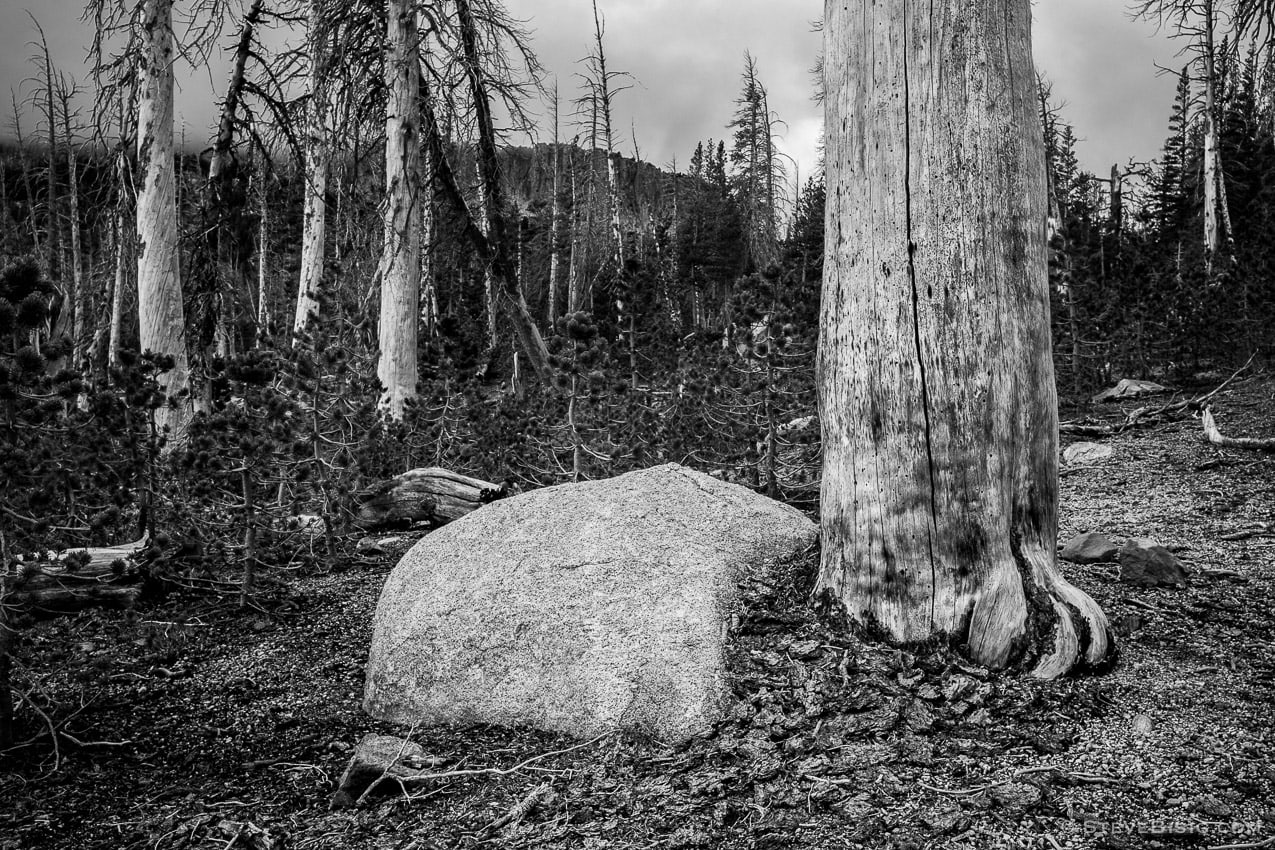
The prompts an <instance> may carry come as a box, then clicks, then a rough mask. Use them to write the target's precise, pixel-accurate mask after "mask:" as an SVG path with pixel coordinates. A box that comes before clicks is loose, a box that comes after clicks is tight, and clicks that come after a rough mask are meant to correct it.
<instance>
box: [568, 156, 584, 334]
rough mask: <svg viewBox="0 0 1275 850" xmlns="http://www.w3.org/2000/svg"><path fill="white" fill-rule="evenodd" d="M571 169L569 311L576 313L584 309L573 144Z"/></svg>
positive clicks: (578, 201)
mask: <svg viewBox="0 0 1275 850" xmlns="http://www.w3.org/2000/svg"><path fill="white" fill-rule="evenodd" d="M570 157H571V158H570V160H569V161H568V168H569V170H570V172H571V173H570V182H571V220H570V222H569V223H568V226H569V227H570V228H571V236H570V246H571V247H570V251H569V253H568V254H567V312H568V313H575V312H577V311H578V310H580V309H582V307H581V301H582V300H583V299H582V298H581V291H580V289H581V287H580V186H579V181H578V180H577V178H576V146H575V143H574V142H573V143H572V145H571V154H570Z"/></svg>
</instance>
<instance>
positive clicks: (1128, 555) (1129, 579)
mask: <svg viewBox="0 0 1275 850" xmlns="http://www.w3.org/2000/svg"><path fill="white" fill-rule="evenodd" d="M1188 576H1189V574H1188V573H1187V571H1186V567H1184V566H1182V562H1181V561H1179V560H1178V557H1177V556H1176V555H1174V554H1173V553H1172V552H1170V551H1169V550H1168V549H1166V548H1164V547H1163V546H1161V545H1160V544H1159V543H1158V542H1156V541H1155V540H1153V539H1151V538H1149V537H1135V538H1133V539H1131V540H1128V541H1126V542H1125V544H1124V546H1122V547H1120V580H1121V581H1122V582H1125V583H1126V584H1132V585H1136V586H1138V587H1185V586H1186V583H1187V578H1188Z"/></svg>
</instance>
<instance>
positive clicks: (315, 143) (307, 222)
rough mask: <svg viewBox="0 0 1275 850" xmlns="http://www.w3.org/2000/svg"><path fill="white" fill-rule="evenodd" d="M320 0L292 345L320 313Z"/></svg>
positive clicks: (324, 176)
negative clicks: (299, 267)
mask: <svg viewBox="0 0 1275 850" xmlns="http://www.w3.org/2000/svg"><path fill="white" fill-rule="evenodd" d="M321 3H322V0H310V8H309V13H308V18H307V31H306V40H307V42H308V47H309V52H310V104H309V107H308V108H307V111H306V136H305V212H304V219H303V223H302V231H301V276H300V278H299V280H298V282H297V311H296V316H295V317H294V319H293V322H292V344H293V345H296V343H297V340H298V338H300V337H302V336H304V335H305V333H306V331H307V329H308V326H309V324H310V320H311V318H312V317H314V316H317V315H318V314H319V292H320V291H321V289H322V286H323V261H324V256H323V249H324V236H325V231H326V229H327V193H328V111H329V108H330V104H329V102H328V85H327V80H326V71H327V67H326V65H327V59H326V57H327V52H326V51H327V28H326V27H325V26H324V24H323V9H322V5H321Z"/></svg>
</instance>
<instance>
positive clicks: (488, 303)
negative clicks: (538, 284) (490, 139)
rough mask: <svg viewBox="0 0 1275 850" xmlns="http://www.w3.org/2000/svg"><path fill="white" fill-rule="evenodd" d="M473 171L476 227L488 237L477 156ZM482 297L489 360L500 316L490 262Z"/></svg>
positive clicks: (485, 273) (485, 201)
mask: <svg viewBox="0 0 1275 850" xmlns="http://www.w3.org/2000/svg"><path fill="white" fill-rule="evenodd" d="M474 173H475V179H476V180H477V181H478V229H479V230H481V231H482V232H483V236H486V237H487V238H488V239H490V238H491V224H490V219H489V216H488V215H487V194H488V192H487V187H486V186H485V185H483V167H482V163H480V162H478V160H477V158H475V160H474ZM483 299H484V300H483V307H484V312H485V313H486V315H487V351H488V358H487V359H488V360H490V359H491V353H492V352H494V351H495V350H496V343H497V341H498V340H499V333H500V332H499V329H498V323H497V321H496V320H497V318H498V317H499V316H500V303H499V300H498V299H497V298H496V278H495V277H493V276H492V273H491V265H490V264H489V265H488V266H487V268H486V269H484V270H483ZM488 365H490V364H488Z"/></svg>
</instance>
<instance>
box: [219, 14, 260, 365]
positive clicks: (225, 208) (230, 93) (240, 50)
mask: <svg viewBox="0 0 1275 850" xmlns="http://www.w3.org/2000/svg"><path fill="white" fill-rule="evenodd" d="M262 2H263V0H253V2H252V5H251V6H250V7H249V8H248V13H247V14H246V15H245V16H244V22H243V26H242V27H241V28H240V30H239V41H238V44H237V45H236V47H235V52H234V54H232V55H233V60H232V62H231V66H230V81H229V83H227V85H226V97H225V98H224V99H223V100H222V104H221V117H220V120H219V121H218V124H217V137H216V138H215V139H214V140H213V149H212V159H211V161H210V162H209V164H208V195H207V196H206V197H207V199H208V202H209V204H210V206H211V207H212V210H213V223H214V226H215V227H217V233H216V241H217V266H218V267H219V268H220V269H224V270H225V273H226V274H225V277H224V279H223V278H221V277H220V276H217V279H215V280H214V281H213V282H212V285H213V286H214V287H216V289H215V290H214V292H213V298H212V299H211V303H212V304H213V305H214V308H213V309H214V311H215V315H214V316H213V317H212V321H213V325H214V328H215V330H214V334H215V339H216V343H215V347H216V353H217V355H218V356H219V357H227V356H229V355H230V354H231V352H232V349H233V347H234V328H233V318H234V317H233V316H232V315H231V313H232V311H233V310H234V306H235V300H236V299H235V289H241V290H242V289H246V288H247V281H246V280H244V279H243V278H244V275H243V272H242V264H241V258H240V256H239V255H238V251H237V250H235V249H237V248H240V247H241V246H239V245H233V244H232V245H231V246H229V248H228V247H227V245H226V240H230V239H233V237H231V236H230V235H229V233H228V231H229V228H227V227H226V224H227V223H228V222H229V221H230V220H231V216H232V214H233V213H234V212H236V210H232V208H231V203H232V202H233V203H234V204H235V205H236V207H239V206H242V205H243V204H244V203H245V201H241V200H239V199H238V198H237V197H235V196H233V195H232V193H231V191H230V184H229V181H230V180H231V179H232V174H231V173H230V170H229V169H230V167H231V165H233V163H234V154H233V149H234V141H235V116H236V115H237V114H238V111H239V102H240V100H241V99H242V97H243V90H244V80H245V70H246V68H247V65H248V57H249V55H250V54H251V53H252V42H253V37H254V34H255V33H256V29H257V24H258V23H259V22H260V20H261V13H262ZM231 282H233V283H232V285H233V286H234V288H230V289H228V288H227V283H231ZM235 284H237V285H235Z"/></svg>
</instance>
